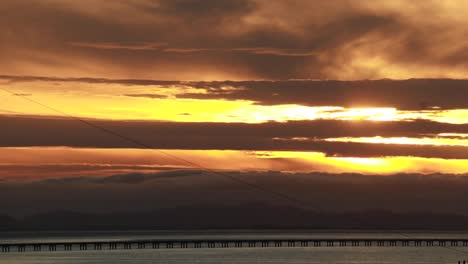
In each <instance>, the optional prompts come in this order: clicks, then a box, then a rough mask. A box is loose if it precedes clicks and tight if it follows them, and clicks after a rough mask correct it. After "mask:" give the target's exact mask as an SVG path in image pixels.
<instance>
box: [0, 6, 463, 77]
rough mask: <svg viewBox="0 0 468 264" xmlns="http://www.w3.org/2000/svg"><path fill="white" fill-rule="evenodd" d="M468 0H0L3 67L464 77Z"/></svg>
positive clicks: (15, 70)
mask: <svg viewBox="0 0 468 264" xmlns="http://www.w3.org/2000/svg"><path fill="white" fill-rule="evenodd" d="M465 10H466V6H465V4H463V3H460V4H459V5H458V6H457V8H456V9H454V8H453V7H451V6H450V3H446V2H437V1H424V2H414V1H399V2H392V3H383V2H377V1H373V2H372V1H371V2H369V1H347V0H339V1H332V2H316V1H307V0H302V1H301V0H293V1H286V0H280V1H274V2H272V1H268V0H222V1H221V0H216V1H206V0H177V1H176V0H128V1H122V0H118V1H90V0H84V1H72V0H31V1H26V0H5V1H2V3H1V4H0V14H1V16H0V25H1V26H0V27H1V28H0V29H1V31H2V34H1V36H0V55H1V56H2V61H1V62H0V70H1V71H2V72H7V73H9V74H39V75H49V76H67V75H73V76H77V75H80V74H81V76H86V75H88V76H106V77H110V76H112V77H115V76H122V77H130V76H138V77H143V76H144V77H148V76H151V77H152V78H160V79H194V78H197V79H220V78H226V77H228V78H229V77H230V78H236V79H249V78H265V79H283V78H321V79H324V78H340V79H343V78H345V79H360V78H383V77H393V78H400V77H405V78H408V77H434V76H437V77H453V76H458V77H466V74H465V72H466V68H467V64H466V61H467V60H466V58H467V57H468V48H467V47H468V44H467V43H466V38H465V35H466V31H467V30H468V28H467V27H466V26H465V25H466V22H467V21H466V19H464V18H463V17H464V13H465ZM434 17H437V23H434V19H431V18H434Z"/></svg>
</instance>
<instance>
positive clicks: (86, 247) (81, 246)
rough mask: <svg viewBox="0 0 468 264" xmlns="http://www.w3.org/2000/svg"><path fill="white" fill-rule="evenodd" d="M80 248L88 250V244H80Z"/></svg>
mask: <svg viewBox="0 0 468 264" xmlns="http://www.w3.org/2000/svg"><path fill="white" fill-rule="evenodd" d="M80 250H88V244H80Z"/></svg>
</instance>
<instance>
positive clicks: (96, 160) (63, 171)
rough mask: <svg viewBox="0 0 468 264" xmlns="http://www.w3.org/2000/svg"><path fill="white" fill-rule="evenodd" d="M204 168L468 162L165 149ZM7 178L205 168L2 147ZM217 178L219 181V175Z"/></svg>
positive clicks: (94, 152)
mask: <svg viewBox="0 0 468 264" xmlns="http://www.w3.org/2000/svg"><path fill="white" fill-rule="evenodd" d="M163 151H164V152H166V153H169V154H171V155H176V156H178V157H181V158H183V159H187V160H190V161H192V162H194V163H196V164H198V165H200V166H204V167H210V168H212V169H216V170H227V171H230V170H233V171H249V170H260V171H268V170H272V171H289V172H313V171H318V172H327V173H362V174H370V175H376V174H378V175H387V174H396V173H422V174H427V173H449V174H450V173H451V174H463V173H467V172H468V160H444V159H427V158H417V157H388V158H340V157H326V156H325V155H324V154H323V153H318V152H285V151H248V152H244V151H215V150H163ZM0 154H1V155H2V157H5V158H3V159H2V163H0V168H2V170H1V171H2V173H1V174H0V176H1V178H11V179H19V178H24V179H34V178H37V179H40V178H44V177H48V178H55V177H64V176H68V177H78V176H85V175H86V176H107V175H114V174H119V173H129V172H131V171H139V172H158V171H164V170H167V169H191V168H193V169H199V168H198V167H194V166H193V164H187V163H184V162H181V161H180V160H174V159H172V158H170V157H168V156H166V155H164V154H161V153H160V152H158V151H155V150H136V149H76V148H62V147H55V148H0ZM213 177H219V176H218V175H214V176H213Z"/></svg>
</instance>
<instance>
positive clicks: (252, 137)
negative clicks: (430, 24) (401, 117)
mask: <svg viewBox="0 0 468 264" xmlns="http://www.w3.org/2000/svg"><path fill="white" fill-rule="evenodd" d="M90 122H92V123H93V124H95V125H98V126H100V127H104V128H106V129H110V130H112V131H115V132H117V133H120V134H122V135H124V136H126V137H130V138H132V139H136V140H138V141H139V142H142V143H144V144H146V145H148V146H151V147H153V148H159V149H203V150H206V149H221V150H222V149H231V150H295V151H319V152H324V153H326V154H327V155H329V156H352V157H380V156H418V157H438V158H450V159H467V158H468V152H467V150H466V149H467V148H466V147H461V146H460V147H457V146H423V145H419V146H418V145H394V144H370V143H344V142H324V141H320V140H321V139H325V138H334V137H373V136H383V137H422V136H436V135H437V134H439V133H466V131H468V125H466V124H465V125H454V124H444V123H437V122H430V121H413V122H372V121H353V122H349V121H340V120H317V121H300V122H299V121H292V122H287V123H277V122H270V123H263V124H244V123H177V122H150V121H148V122H145V121H105V120H90ZM0 125H1V127H2V130H1V131H0V135H1V137H0V146H2V147H26V146H70V147H91V148H140V147H141V146H140V145H136V144H134V143H131V142H127V141H125V140H122V139H121V138H118V137H115V136H112V135H109V134H107V133H103V132H102V131H99V130H96V129H94V128H91V127H88V126H86V125H84V124H82V123H80V122H77V121H76V120H70V119H62V118H45V117H42V118H39V117H24V116H23V117H21V116H0ZM31 131H34V133H31ZM298 137H299V138H301V137H306V138H310V139H312V140H310V141H300V140H293V139H292V138H298ZM275 138H281V139H282V140H277V139H275ZM314 140H315V141H314Z"/></svg>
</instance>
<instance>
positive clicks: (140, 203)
mask: <svg viewBox="0 0 468 264" xmlns="http://www.w3.org/2000/svg"><path fill="white" fill-rule="evenodd" d="M225 174H226V175H227V176H229V177H234V178H238V179H242V180H244V181H246V182H250V183H255V184H256V185H259V186H262V189H265V190H267V191H265V192H264V191H259V190H258V189H253V188H251V187H249V186H246V185H243V184H240V183H239V182H237V181H233V180H230V179H228V178H227V177H223V176H220V175H212V174H210V173H209V172H200V171H193V172H189V171H183V172H180V173H177V172H174V175H172V176H170V175H168V174H167V173H162V174H160V175H159V176H158V174H148V175H145V174H127V175H116V176H112V177H107V178H103V181H106V184H102V183H100V182H99V179H95V178H87V177H83V178H81V179H80V180H76V179H75V180H73V179H69V180H67V179H64V180H61V179H60V180H43V181H38V182H18V181H17V182H0V199H1V200H2V201H8V203H4V204H3V205H2V212H3V213H7V214H30V213H35V212H47V211H57V210H67V211H81V212H98V213H108V212H116V211H118V212H129V211H131V212H135V211H151V210H158V209H160V208H174V207H181V206H215V207H216V206H222V207H225V206H231V205H236V206H245V205H246V204H252V203H264V204H267V205H272V206H281V205H288V206H299V207H301V206H304V205H307V207H308V209H309V210H313V211H317V212H321V211H322V212H343V211H365V210H379V211H384V210H388V211H393V212H432V213H457V214H468V211H467V208H466V206H465V205H466V203H467V202H468V200H467V199H468V198H467V196H466V188H467V187H468V178H467V177H464V176H455V175H450V174H433V175H420V174H398V175H392V176H380V177H378V176H377V177H376V176H363V175H359V174H324V173H281V172H235V171H234V172H225ZM270 191H271V192H270ZM272 192H280V193H282V194H285V195H287V196H289V197H294V199H297V200H299V201H301V204H296V203H294V202H291V201H289V200H287V199H283V198H278V197H277V196H276V195H274V194H272ZM32 205H34V206H32Z"/></svg>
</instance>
